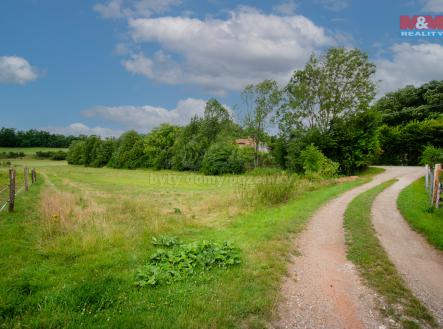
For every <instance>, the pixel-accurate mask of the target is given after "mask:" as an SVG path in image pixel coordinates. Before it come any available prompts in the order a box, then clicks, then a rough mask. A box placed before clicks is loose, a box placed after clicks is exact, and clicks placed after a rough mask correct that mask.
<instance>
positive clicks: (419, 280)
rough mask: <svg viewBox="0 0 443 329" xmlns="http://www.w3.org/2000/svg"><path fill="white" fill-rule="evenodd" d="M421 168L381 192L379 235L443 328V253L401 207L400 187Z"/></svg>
mask: <svg viewBox="0 0 443 329" xmlns="http://www.w3.org/2000/svg"><path fill="white" fill-rule="evenodd" d="M423 171H424V170H423V168H418V169H417V170H416V172H414V173H413V174H411V175H407V176H403V177H400V179H399V181H398V182H397V183H395V184H394V185H392V186H390V187H389V188H387V189H386V190H385V191H383V192H382V193H380V194H379V195H378V197H377V198H376V199H375V202H374V205H373V208H372V221H373V224H374V227H375V230H376V231H377V233H378V238H379V240H380V242H381V244H382V246H383V248H384V249H385V250H386V252H387V253H388V255H389V258H390V259H391V260H392V262H393V263H394V264H395V266H396V268H397V270H398V271H399V273H400V274H401V275H402V276H403V278H404V279H405V281H406V284H407V285H408V287H409V288H410V289H411V290H412V292H413V293H414V294H415V296H416V297H417V298H418V299H420V301H421V302H422V303H423V304H425V305H426V306H427V307H428V309H429V310H430V311H431V313H433V315H434V316H435V318H436V319H437V321H438V322H439V325H440V327H441V328H443V253H442V252H441V251H437V250H435V249H434V248H433V247H431V246H430V245H429V244H428V243H427V242H426V241H425V239H424V238H423V237H422V236H421V235H419V234H418V233H416V232H414V231H413V230H411V228H410V227H409V225H408V224H407V223H406V222H405V220H404V219H403V217H402V216H401V214H400V212H399V211H398V209H397V201H396V200H397V197H398V194H399V193H400V191H401V190H402V189H403V188H405V187H406V186H408V185H409V184H411V183H412V182H413V181H414V180H416V179H418V178H419V177H420V176H422V175H423V173H424V172H423Z"/></svg>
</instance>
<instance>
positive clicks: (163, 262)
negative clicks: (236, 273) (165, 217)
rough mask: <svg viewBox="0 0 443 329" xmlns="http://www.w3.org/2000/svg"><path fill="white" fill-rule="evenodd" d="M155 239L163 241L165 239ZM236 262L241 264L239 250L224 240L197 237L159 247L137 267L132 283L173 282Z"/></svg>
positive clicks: (141, 285)
mask: <svg viewBox="0 0 443 329" xmlns="http://www.w3.org/2000/svg"><path fill="white" fill-rule="evenodd" d="M166 240H167V239H166ZM156 241H163V242H162V243H164V242H165V239H163V240H162V239H161V238H159V239H156ZM237 264H240V255H239V250H238V249H236V248H234V247H233V246H232V245H231V244H230V243H229V242H227V241H225V242H223V243H222V244H219V243H215V242H211V241H199V242H193V243H188V244H182V245H176V246H175V247H174V248H172V249H169V250H165V249H158V250H157V251H156V252H155V253H154V254H153V255H152V256H151V257H150V259H149V261H148V263H147V264H146V265H144V266H142V267H140V268H139V269H138V270H137V273H136V282H135V284H136V286H138V287H144V286H151V287H154V286H158V285H164V284H172V283H174V282H176V281H180V280H183V279H184V278H186V277H189V276H191V275H196V274H198V273H202V272H204V271H209V270H211V269H213V268H228V267H230V266H233V265H237Z"/></svg>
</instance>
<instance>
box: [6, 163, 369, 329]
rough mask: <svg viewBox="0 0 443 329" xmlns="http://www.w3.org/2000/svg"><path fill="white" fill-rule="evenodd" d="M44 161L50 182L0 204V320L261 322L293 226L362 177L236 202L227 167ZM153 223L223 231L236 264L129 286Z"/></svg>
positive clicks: (187, 236) (140, 324) (274, 294)
mask: <svg viewBox="0 0 443 329" xmlns="http://www.w3.org/2000/svg"><path fill="white" fill-rule="evenodd" d="M18 163H19V162H18ZM44 163H46V162H42V166H40V167H38V169H39V170H38V172H39V173H41V174H40V175H39V177H46V179H47V180H48V181H50V184H42V180H41V179H40V180H39V182H38V184H37V185H35V186H33V188H32V189H31V191H30V192H28V193H25V194H22V195H21V196H20V197H19V198H18V199H17V210H16V212H15V213H13V214H8V213H1V214H0V272H1V273H3V275H2V276H0V327H5V328H6V327H7V328H9V327H14V326H23V327H44V328H60V327H64V328H79V327H83V328H98V327H100V328H103V327H106V328H122V327H125V328H238V327H247V328H262V327H265V326H266V322H267V321H268V320H269V319H270V318H271V315H272V310H273V308H274V306H275V303H276V301H277V298H278V293H279V286H280V280H281V278H282V276H283V275H284V273H285V271H286V263H287V259H288V253H289V251H290V250H291V246H292V244H291V240H292V239H291V238H292V237H293V234H294V233H297V232H299V231H300V230H302V228H303V227H304V225H305V223H306V222H307V220H308V218H309V217H310V216H311V215H312V213H313V212H314V211H315V210H316V209H317V208H318V207H319V206H321V204H323V203H324V202H325V201H327V200H329V199H331V198H333V197H335V196H337V195H338V194H340V193H342V192H344V191H346V190H348V189H350V188H352V187H354V186H357V185H359V184H361V183H363V182H364V181H365V180H362V179H359V180H354V181H349V182H345V183H343V184H332V185H327V186H321V187H322V188H321V189H316V190H314V187H312V189H313V190H305V191H300V192H299V193H298V194H297V198H296V199H293V200H290V201H289V202H287V203H285V204H283V205H280V206H274V207H264V206H263V207H260V208H259V209H255V208H247V209H242V208H241V205H239V204H237V203H236V200H237V199H238V198H237V197H236V196H235V191H236V186H235V180H236V178H235V177H225V178H223V177H222V178H220V180H215V181H213V180H212V178H211V177H209V178H205V177H203V176H201V175H198V174H192V173H176V172H153V171H146V170H136V171H129V170H114V169H107V168H104V169H94V168H83V167H73V166H65V165H57V166H55V165H54V166H49V165H48V166H46V167H45V166H44V165H43V164H44ZM21 164H23V163H21ZM310 188H311V187H310ZM237 208H240V209H237ZM163 234H167V235H172V236H176V237H178V238H179V239H180V240H181V241H183V242H184V243H190V242H194V241H203V240H211V241H215V242H218V243H220V242H222V241H226V240H229V241H231V242H232V244H233V245H235V246H236V247H238V248H239V249H240V258H241V264H240V265H237V266H234V267H232V268H230V269H228V270H223V269H213V270H211V271H207V272H204V273H201V274H199V275H194V276H190V277H187V278H186V279H185V280H182V281H179V282H175V283H173V284H171V285H159V286H157V287H154V288H150V287H145V288H137V287H136V286H135V281H136V278H135V275H136V272H137V269H139V268H140V266H142V265H144V264H146V263H147V262H148V260H149V259H150V256H151V255H152V254H153V253H154V252H155V250H156V249H157V247H156V246H153V245H152V243H151V241H152V238H153V237H155V236H159V235H163Z"/></svg>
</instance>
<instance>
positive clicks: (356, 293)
mask: <svg viewBox="0 0 443 329" xmlns="http://www.w3.org/2000/svg"><path fill="white" fill-rule="evenodd" d="M384 168H385V169H386V171H385V172H384V173H382V174H380V175H378V176H376V177H375V178H374V179H373V180H372V181H371V182H369V183H367V184H364V185H362V186H359V187H357V188H354V189H353V190H350V191H348V192H346V193H344V194H342V195H341V196H339V197H338V198H336V199H334V200H332V201H330V202H329V203H327V204H326V205H324V206H323V207H322V208H320V210H318V211H317V212H316V213H315V215H314V216H313V217H312V218H311V220H310V221H309V224H308V225H307V228H306V230H305V231H304V232H303V233H302V234H301V235H300V236H299V238H298V239H296V241H295V246H296V248H297V250H299V251H300V253H301V256H293V257H292V259H291V264H290V265H289V269H288V274H289V275H288V277H287V278H285V280H284V282H283V286H282V292H281V295H282V296H283V300H282V301H281V303H280V304H279V306H278V310H277V312H278V318H279V320H277V321H276V322H275V323H273V326H274V327H276V328H315V329H320V328H328V329H335V328H337V329H338V328H340V329H344V328H352V329H358V328H383V327H384V324H383V322H382V321H383V320H381V319H380V317H379V316H378V313H377V311H376V307H375V305H374V297H375V296H374V293H373V292H372V291H371V290H369V288H366V287H365V286H364V285H363V284H362V283H361V281H360V279H359V276H358V273H357V271H356V269H355V268H354V266H353V264H352V263H351V262H350V261H348V260H347V259H346V248H345V240H344V230H343V215H344V212H345V210H346V208H347V206H348V204H349V202H350V201H351V200H352V199H353V198H354V197H356V196H357V195H359V194H360V193H362V192H364V191H366V190H368V189H370V188H372V187H374V186H376V185H378V184H380V183H382V182H385V181H387V180H390V179H392V178H399V177H402V176H405V175H406V176H409V175H414V177H416V176H415V175H416V171H417V169H416V168H410V167H384ZM394 202H395V201H394Z"/></svg>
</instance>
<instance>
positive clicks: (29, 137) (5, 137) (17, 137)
mask: <svg viewBox="0 0 443 329" xmlns="http://www.w3.org/2000/svg"><path fill="white" fill-rule="evenodd" d="M81 138H86V136H83V137H76V136H65V135H61V134H51V133H49V132H47V131H43V130H36V129H30V130H26V131H17V130H16V129H14V128H5V127H3V128H1V129H0V147H59V148H68V147H69V146H70V145H71V143H72V142H73V141H74V140H77V139H81Z"/></svg>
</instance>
